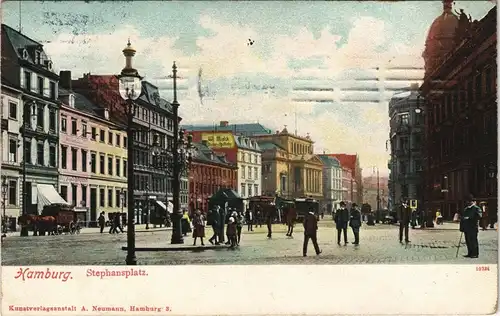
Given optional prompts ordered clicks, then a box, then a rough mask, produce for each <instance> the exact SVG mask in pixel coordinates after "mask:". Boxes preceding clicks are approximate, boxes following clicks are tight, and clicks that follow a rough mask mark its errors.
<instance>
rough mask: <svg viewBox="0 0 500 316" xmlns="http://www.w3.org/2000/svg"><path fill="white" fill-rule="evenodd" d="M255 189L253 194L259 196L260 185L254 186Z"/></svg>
mask: <svg viewBox="0 0 500 316" xmlns="http://www.w3.org/2000/svg"><path fill="white" fill-rule="evenodd" d="M253 188H254V191H253V194H255V195H259V185H258V184H254V185H253Z"/></svg>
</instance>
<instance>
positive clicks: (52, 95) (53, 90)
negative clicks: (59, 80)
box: [50, 81, 56, 99]
mask: <svg viewBox="0 0 500 316" xmlns="http://www.w3.org/2000/svg"><path fill="white" fill-rule="evenodd" d="M50 98H51V99H56V83H55V82H52V81H51V82H50Z"/></svg>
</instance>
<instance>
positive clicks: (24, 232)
mask: <svg viewBox="0 0 500 316" xmlns="http://www.w3.org/2000/svg"><path fill="white" fill-rule="evenodd" d="M28 235H29V230H28V227H26V226H21V237H26V236H28Z"/></svg>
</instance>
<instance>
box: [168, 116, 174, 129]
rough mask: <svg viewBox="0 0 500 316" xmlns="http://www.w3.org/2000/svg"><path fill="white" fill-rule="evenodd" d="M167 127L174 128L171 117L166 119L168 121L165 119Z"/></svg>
mask: <svg viewBox="0 0 500 316" xmlns="http://www.w3.org/2000/svg"><path fill="white" fill-rule="evenodd" d="M167 129H168V130H169V131H171V130H173V129H174V122H173V121H172V120H171V119H168V121H167Z"/></svg>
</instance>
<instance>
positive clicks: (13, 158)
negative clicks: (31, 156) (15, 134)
mask: <svg viewBox="0 0 500 316" xmlns="http://www.w3.org/2000/svg"><path fill="white" fill-rule="evenodd" d="M9 162H17V140H16V139H9Z"/></svg>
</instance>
